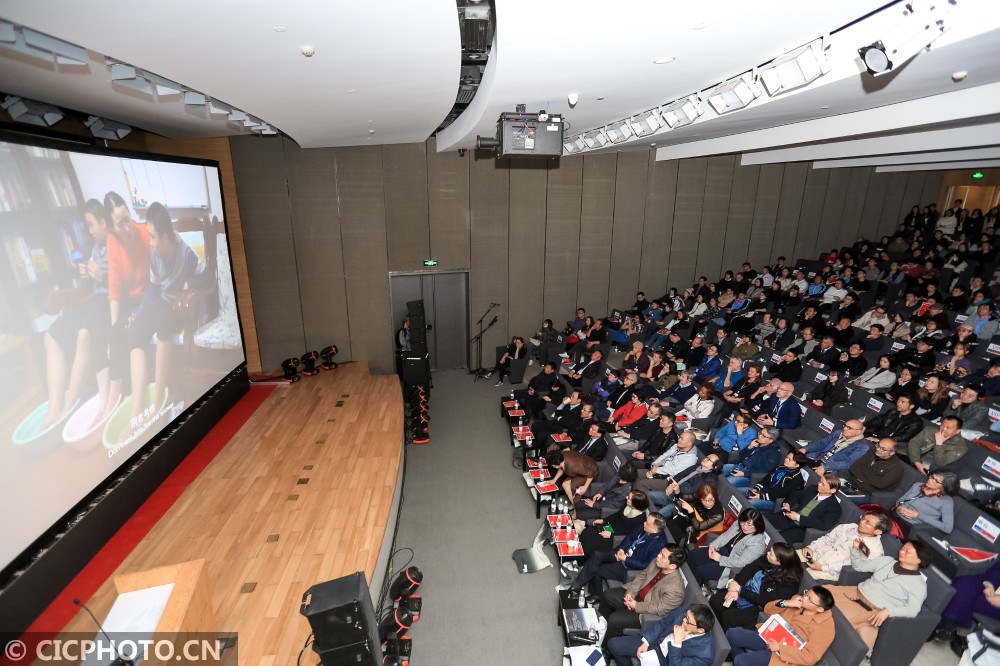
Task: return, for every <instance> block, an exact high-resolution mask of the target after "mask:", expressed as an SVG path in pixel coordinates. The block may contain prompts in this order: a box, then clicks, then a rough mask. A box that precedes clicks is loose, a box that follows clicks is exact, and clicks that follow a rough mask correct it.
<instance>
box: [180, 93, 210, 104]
mask: <svg viewBox="0 0 1000 666" xmlns="http://www.w3.org/2000/svg"><path fill="white" fill-rule="evenodd" d="M205 101H206V100H205V96H204V95H203V94H201V93H200V92H195V91H193V90H185V91H184V103H185V104H187V105H189V106H205Z"/></svg>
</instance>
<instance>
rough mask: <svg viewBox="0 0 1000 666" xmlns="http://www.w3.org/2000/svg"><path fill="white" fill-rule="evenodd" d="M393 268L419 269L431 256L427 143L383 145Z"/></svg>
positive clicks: (390, 265)
mask: <svg viewBox="0 0 1000 666" xmlns="http://www.w3.org/2000/svg"><path fill="white" fill-rule="evenodd" d="M382 177H383V181H384V182H385V229H386V233H387V234H388V238H387V239H386V240H387V244H388V248H389V270H390V271H416V270H422V269H423V267H424V263H423V262H424V259H433V257H432V256H431V236H430V213H429V212H428V203H427V199H428V187H427V145H426V144H423V143H402V144H393V145H391V146H382Z"/></svg>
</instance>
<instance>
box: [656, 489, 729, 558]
mask: <svg viewBox="0 0 1000 666" xmlns="http://www.w3.org/2000/svg"><path fill="white" fill-rule="evenodd" d="M674 504H675V506H676V507H677V512H676V513H674V515H673V516H671V517H670V518H669V519H668V520H667V531H668V532H670V536H671V537H673V540H674V543H679V544H683V543H685V542H686V541H689V540H690V541H691V542H692V543H693V542H697V541H698V540H699V539H701V538H702V537H703V536H705V535H707V534H712V533H718V532H722V529H723V527H722V520H723V519H724V518H725V515H726V512H725V509H723V507H722V504H721V503H720V502H719V492H718V491H717V490H716V489H715V486H713V485H712V484H711V483H703V484H701V485H700V486H698V490H696V491H695V492H694V494H692V495H685V496H682V497H678V498H677V499H676V500H675V501H674ZM689 533H690V539H689V538H688V534H689Z"/></svg>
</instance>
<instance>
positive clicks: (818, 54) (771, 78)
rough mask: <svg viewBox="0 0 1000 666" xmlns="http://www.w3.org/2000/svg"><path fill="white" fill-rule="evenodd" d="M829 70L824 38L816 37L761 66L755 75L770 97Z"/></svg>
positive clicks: (797, 86)
mask: <svg viewBox="0 0 1000 666" xmlns="http://www.w3.org/2000/svg"><path fill="white" fill-rule="evenodd" d="M829 71H830V61H829V60H828V59H827V57H826V51H825V49H824V40H822V39H817V40H816V41H814V42H810V43H809V44H806V45H805V46H803V47H801V48H798V49H795V50H794V51H791V52H789V53H786V54H785V55H783V56H778V57H777V58H775V59H774V60H772V61H771V62H769V63H768V64H766V65H764V66H763V67H761V68H760V69H759V70H758V72H757V75H758V77H759V80H760V82H761V83H762V84H763V85H764V88H765V90H767V94H768V95H770V96H771V97H774V96H775V95H778V94H780V93H783V92H787V91H789V90H795V89H796V88H801V87H802V86H804V85H808V84H810V83H812V82H813V81H815V80H816V79H818V78H819V77H821V76H823V75H824V74H826V73H828V72H829Z"/></svg>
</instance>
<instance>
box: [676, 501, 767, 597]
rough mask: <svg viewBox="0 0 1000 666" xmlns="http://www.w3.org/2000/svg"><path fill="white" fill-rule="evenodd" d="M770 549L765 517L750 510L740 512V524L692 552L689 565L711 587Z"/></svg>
mask: <svg viewBox="0 0 1000 666" xmlns="http://www.w3.org/2000/svg"><path fill="white" fill-rule="evenodd" d="M766 550H767V535H766V534H765V533H764V517H763V516H762V515H761V513H760V511H758V510H757V509H751V508H746V509H743V510H742V511H740V515H739V517H738V518H737V519H736V522H734V523H733V524H732V525H731V526H730V527H729V529H727V530H726V531H725V532H723V533H722V534H720V535H719V537H718V538H717V539H716V540H715V541H712V542H711V544H710V545H708V546H706V547H703V548H695V549H694V550H692V551H691V552H690V553H689V554H688V563H689V564H690V566H691V571H692V572H694V575H695V578H697V579H698V582H699V583H703V584H708V582H709V581H717V580H721V579H723V578H731V577H732V576H733V574H734V573H735V572H736V571H738V570H739V569H742V568H743V567H745V566H746V565H748V564H750V563H751V562H753V561H754V560H756V559H757V558H758V557H760V556H761V555H763V554H764V551H766ZM689 582H690V581H689Z"/></svg>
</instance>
